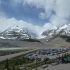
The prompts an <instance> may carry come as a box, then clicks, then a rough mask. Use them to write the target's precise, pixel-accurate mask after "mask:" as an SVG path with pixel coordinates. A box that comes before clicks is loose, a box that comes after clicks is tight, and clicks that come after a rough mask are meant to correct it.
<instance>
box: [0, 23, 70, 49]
mask: <svg viewBox="0 0 70 70" xmlns="http://www.w3.org/2000/svg"><path fill="white" fill-rule="evenodd" d="M41 36H42V38H40V39H39V38H38V34H37V33H35V32H33V31H30V30H28V29H26V28H20V27H19V26H17V25H16V26H13V27H10V28H8V29H6V30H5V31H3V32H1V33H0V47H28V48H29V47H30V48H47V47H48V48H49V47H61V46H65V47H69V46H70V43H69V42H67V41H66V40H67V37H68V39H69V36H70V25H66V24H65V25H62V26H60V27H57V28H52V29H50V30H46V31H44V32H42V33H41ZM60 36H67V37H65V38H64V39H63V38H61V37H60Z"/></svg>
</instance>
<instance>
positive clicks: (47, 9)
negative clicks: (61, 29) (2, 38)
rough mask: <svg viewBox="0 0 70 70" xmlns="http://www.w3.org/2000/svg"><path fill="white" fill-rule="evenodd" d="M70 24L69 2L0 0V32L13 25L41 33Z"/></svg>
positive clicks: (63, 0)
mask: <svg viewBox="0 0 70 70" xmlns="http://www.w3.org/2000/svg"><path fill="white" fill-rule="evenodd" d="M69 23H70V0H0V31H3V30H5V29H6V28H9V27H11V26H14V25H19V26H20V27H23V28H28V29H31V30H34V31H36V32H37V33H39V34H40V33H41V32H43V31H44V30H47V29H50V28H56V26H60V25H63V24H69Z"/></svg>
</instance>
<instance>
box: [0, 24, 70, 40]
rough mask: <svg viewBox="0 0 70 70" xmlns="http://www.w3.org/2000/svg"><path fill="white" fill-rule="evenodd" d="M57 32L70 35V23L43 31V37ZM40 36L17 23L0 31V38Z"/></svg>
mask: <svg viewBox="0 0 70 70" xmlns="http://www.w3.org/2000/svg"><path fill="white" fill-rule="evenodd" d="M57 34H59V35H66V36H70V24H68V25H66V24H64V25H62V26H60V27H57V28H52V29H50V30H46V31H44V32H42V33H41V38H44V37H49V36H54V35H57ZM38 37H39V36H38V34H37V33H36V32H33V31H31V30H29V29H27V28H20V27H19V26H17V25H15V26H13V27H10V28H8V29H6V30H5V31H3V32H1V33H0V39H29V38H38ZM41 38H40V39H41Z"/></svg>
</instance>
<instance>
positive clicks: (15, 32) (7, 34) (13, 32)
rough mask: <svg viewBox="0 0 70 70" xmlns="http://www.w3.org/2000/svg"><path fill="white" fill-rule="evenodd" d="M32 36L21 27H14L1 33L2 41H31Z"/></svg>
mask: <svg viewBox="0 0 70 70" xmlns="http://www.w3.org/2000/svg"><path fill="white" fill-rule="evenodd" d="M29 38H30V36H29V35H28V34H27V33H26V32H25V31H24V30H23V29H22V28H20V27H19V26H17V25H16V26H13V27H11V28H8V29H6V30H5V31H3V32H1V33H0V39H29Z"/></svg>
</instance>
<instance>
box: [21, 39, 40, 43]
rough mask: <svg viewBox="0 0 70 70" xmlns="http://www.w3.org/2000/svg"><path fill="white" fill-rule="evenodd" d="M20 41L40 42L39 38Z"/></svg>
mask: <svg viewBox="0 0 70 70" xmlns="http://www.w3.org/2000/svg"><path fill="white" fill-rule="evenodd" d="M21 41H27V42H40V41H39V40H36V39H23V40H21Z"/></svg>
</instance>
